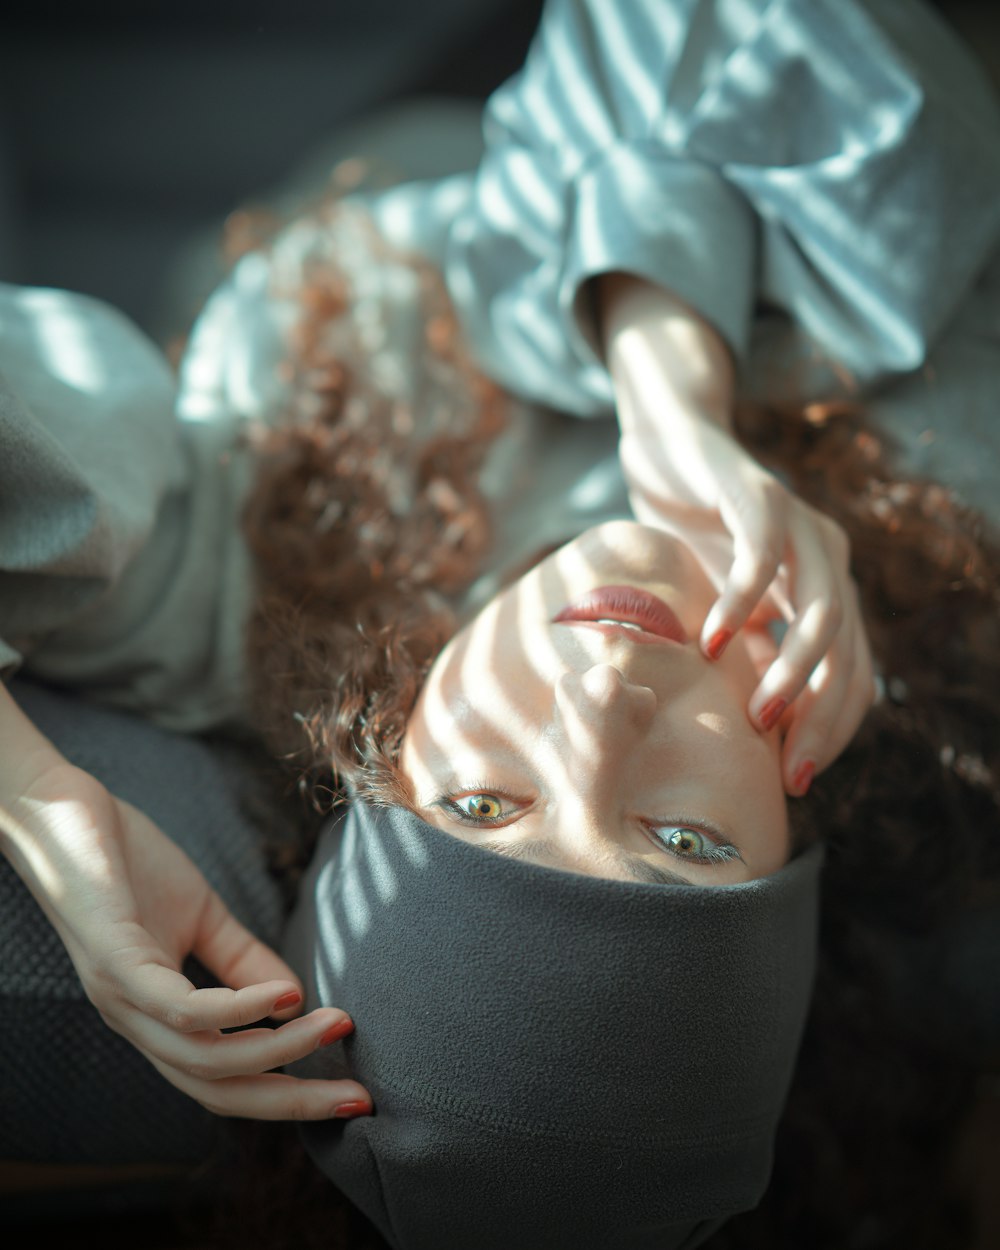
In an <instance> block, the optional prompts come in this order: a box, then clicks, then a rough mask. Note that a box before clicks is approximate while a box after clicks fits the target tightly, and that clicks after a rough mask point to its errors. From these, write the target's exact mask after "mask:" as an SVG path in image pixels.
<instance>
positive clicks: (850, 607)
mask: <svg viewBox="0 0 1000 1250" xmlns="http://www.w3.org/2000/svg"><path fill="white" fill-rule="evenodd" d="M793 549H794V559H793V587H792V601H793V604H794V606H795V608H796V613H795V615H794V616H793V618H792V620H791V622H790V623H789V626H788V629H787V630H786V631H785V636H784V638H783V639H782V640H781V646H780V647H779V649H778V655H777V657H776V659H775V660H774V663H773V664H771V666H770V667H769V668H768V670H767V672H766V673H765V674H764V676H763V677H762V678H761V681H760V684H759V685H758V687H757V689H756V690H755V691H754V693H753V695H752V696H751V699H750V704H749V710H750V718H751V720H753V721H755V722H756V723H757V724H758V725H759V726H760V728H761V729H763V730H764V731H765V732H766V731H768V730H770V729H772V728H773V727H774V725H775V724H776V723H777V721H778V720H779V718H780V716H781V714H782V712H783V711H784V709H785V708H786V707H787V706H788V705H789V704H790V703H791V702H792V701H793V700H794V699H795V698H797V697H798V695H799V694H801V692H802V691H803V690H804V689H805V686H806V683H807V682H808V681H809V678H810V676H811V674H812V672H813V670H814V669H815V668H816V666H817V665H818V664H819V663H820V661H821V660H822V659H823V658H824V656H825V655H826V654H827V652H828V651H830V650H831V648H832V645H833V643H834V640H835V639H837V638H838V635H840V638H839V641H840V644H841V651H840V653H839V658H840V659H841V661H842V666H841V667H840V668H835V669H834V675H841V676H842V675H843V672H844V665H845V664H846V667H847V668H848V669H850V667H851V664H852V663H853V642H854V635H855V632H856V630H857V628H858V627H859V624H860V609H859V606H858V601H857V593H856V591H855V588H854V584H853V582H852V581H851V578H850V575H849V574H848V573H847V571H846V569H841V568H839V567H838V565H837V563H836V562H835V560H834V558H833V556H832V555H831V552H830V550H829V548H828V547H827V545H826V543H825V541H824V538H823V534H822V532H821V531H819V530H817V529H815V528H814V527H813V526H812V525H811V524H809V523H808V522H806V523H805V524H802V525H800V526H798V527H796V531H795V533H794V547H793Z"/></svg>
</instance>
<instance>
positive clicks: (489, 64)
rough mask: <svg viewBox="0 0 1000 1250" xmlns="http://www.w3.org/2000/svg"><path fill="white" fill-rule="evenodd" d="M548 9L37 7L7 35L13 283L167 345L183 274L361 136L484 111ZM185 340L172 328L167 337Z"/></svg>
mask: <svg viewBox="0 0 1000 1250" xmlns="http://www.w3.org/2000/svg"><path fill="white" fill-rule="evenodd" d="M541 7H542V5H541V0H421V2H420V3H412V2H411V0H281V2H280V3H275V2H274V0H98V2H97V3H88V4H80V3H73V2H71V0H65V2H62V3H60V2H58V0H34V3H32V4H31V5H19V6H7V7H6V9H5V15H4V19H3V29H2V34H0V280H3V281H7V282H16V283H25V284H31V285H39V286H46V285H51V286H58V287H65V288H69V289H71V290H76V291H83V292H86V293H88V294H93V295H97V296H99V297H101V298H103V299H106V300H108V301H110V302H111V303H113V304H115V305H116V306H117V307H119V308H121V309H123V310H124V311H125V312H127V313H128V314H129V315H130V316H131V317H132V318H133V320H135V321H136V322H138V324H139V325H140V326H142V327H143V328H144V329H145V330H147V332H149V333H152V334H154V336H159V335H161V333H162V332H163V331H164V329H165V327H164V326H162V325H161V324H160V321H161V317H162V306H163V300H164V290H165V287H166V286H169V282H170V276H171V273H170V271H171V266H172V265H173V264H174V262H175V259H176V257H177V256H178V255H179V254H181V253H182V252H183V251H184V250H185V249H187V248H188V247H189V245H190V243H191V241H192V240H193V239H199V238H203V237H208V236H210V235H215V234H217V233H218V230H219V227H220V226H221V223H222V221H223V220H224V218H225V217H226V215H227V214H228V213H229V212H230V211H231V210H233V209H234V208H237V207H239V206H241V205H243V204H245V203H246V202H248V201H253V200H255V199H256V198H257V197H258V196H260V195H261V194H262V193H266V192H267V191H268V190H269V189H270V188H272V187H274V186H276V185H280V184H281V182H282V180H283V179H284V178H286V177H287V176H288V175H289V174H290V173H292V172H294V171H296V170H297V169H298V168H299V166H300V165H301V164H302V163H303V162H304V161H308V160H309V159H310V158H311V156H312V155H313V154H314V153H315V152H317V151H320V150H322V149H323V148H324V147H326V146H327V145H329V144H330V143H332V142H334V141H335V140H336V137H337V135H338V134H340V133H342V132H343V131H344V129H345V128H349V124H351V123H353V122H354V121H355V120H356V119H359V118H363V117H365V116H367V115H368V114H369V113H371V112H372V111H373V110H377V109H379V108H382V107H384V106H386V105H390V104H392V103H393V102H397V101H401V100H404V99H405V100H417V101H419V100H421V99H437V98H440V97H442V96H443V97H447V98H462V99H468V100H470V101H483V100H485V98H486V96H487V95H488V94H489V92H490V91H492V90H493V89H494V88H495V87H496V86H498V85H499V84H500V83H501V82H502V81H503V80H504V79H505V78H506V77H507V76H508V75H509V74H511V73H513V72H514V71H515V70H516V69H517V68H518V66H519V65H520V63H521V61H522V60H523V57H524V54H525V51H526V49H527V46H528V43H529V41H530V38H531V35H532V34H533V32H534V29H535V27H536V25H537V22H538V17H539V13H540V11H541ZM166 328H173V327H166Z"/></svg>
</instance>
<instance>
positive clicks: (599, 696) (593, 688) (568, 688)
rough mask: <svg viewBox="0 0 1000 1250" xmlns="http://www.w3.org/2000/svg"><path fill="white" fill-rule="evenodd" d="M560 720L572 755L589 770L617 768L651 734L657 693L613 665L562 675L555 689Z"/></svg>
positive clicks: (558, 720) (558, 721)
mask: <svg viewBox="0 0 1000 1250" xmlns="http://www.w3.org/2000/svg"><path fill="white" fill-rule="evenodd" d="M555 702H556V718H555V719H556V722H557V723H558V725H559V726H560V727H561V729H562V731H563V734H564V735H565V738H566V740H567V745H569V746H570V747H571V749H572V752H573V754H575V755H577V756H578V757H579V758H580V761H581V762H582V763H583V764H585V766H586V767H588V768H590V769H603V768H606V767H608V766H611V767H613V766H614V765H615V764H616V763H617V762H618V761H619V760H620V759H621V758H622V757H623V756H624V755H625V754H627V753H628V752H629V751H631V750H633V749H634V747H635V745H636V742H637V740H638V739H639V738H641V737H642V736H643V735H644V734H645V732H646V731H647V730H648V728H649V725H650V722H651V721H652V719H653V717H654V715H655V714H656V695H655V693H654V692H653V691H652V690H651V689H650V688H649V687H648V686H638V685H636V684H635V683H633V682H630V681H627V680H626V679H625V677H624V676H623V675H622V673H621V672H620V671H619V670H618V669H617V668H615V667H614V666H613V665H611V664H596V665H594V666H593V667H592V668H588V669H587V670H586V671H585V672H583V673H573V672H570V673H563V674H562V676H561V677H560V678H559V679H558V681H557V682H556V687H555Z"/></svg>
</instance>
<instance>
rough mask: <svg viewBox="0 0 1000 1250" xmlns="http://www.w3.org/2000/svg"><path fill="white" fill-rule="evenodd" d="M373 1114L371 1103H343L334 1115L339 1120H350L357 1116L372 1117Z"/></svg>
mask: <svg viewBox="0 0 1000 1250" xmlns="http://www.w3.org/2000/svg"><path fill="white" fill-rule="evenodd" d="M371 1113H372V1105H371V1103H370V1102H342V1103H341V1104H340V1106H339V1107H338V1108H337V1110H336V1111H335V1112H334V1113H333V1114H334V1118H335V1119H337V1120H349V1119H350V1118H351V1117H352V1116H355V1115H371Z"/></svg>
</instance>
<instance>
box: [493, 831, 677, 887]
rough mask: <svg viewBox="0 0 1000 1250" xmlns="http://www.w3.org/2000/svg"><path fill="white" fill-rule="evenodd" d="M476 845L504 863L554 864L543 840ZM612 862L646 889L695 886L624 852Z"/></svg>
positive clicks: (549, 845)
mask: <svg viewBox="0 0 1000 1250" xmlns="http://www.w3.org/2000/svg"><path fill="white" fill-rule="evenodd" d="M475 845H476V846H478V847H480V849H482V850H484V851H492V852H493V854H494V855H504V856H506V857H507V859H525V860H528V861H530V862H534V861H536V860H547V861H548V862H549V863H555V862H557V856H556V855H555V853H554V851H553V850H552V843H551V842H548V841H546V840H545V839H544V838H529V839H528V840H526V841H523V842H504V841H503V840H501V839H499V838H497V839H494V840H493V841H490V842H477V843H476V844H475ZM615 859H616V860H617V861H618V863H619V865H620V866H621V867H622V868H623V869H624V870H625V871H626V872H627V873H628V875H629V876H630V877H631V878H632V879H633V880H634V881H642V882H645V883H646V884H647V885H687V886H694V882H693V881H688V879H687V878H686V877H682V876H681V875H680V874H679V873H676V872H671V871H670V869H669V868H660V867H658V866H657V865H656V864H651V863H650V862H649V861H648V860H645V859H643V858H642V857H641V856H640V855H630V854H629V853H628V852H627V851H620V852H618V853H617V854H616V855H615Z"/></svg>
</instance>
